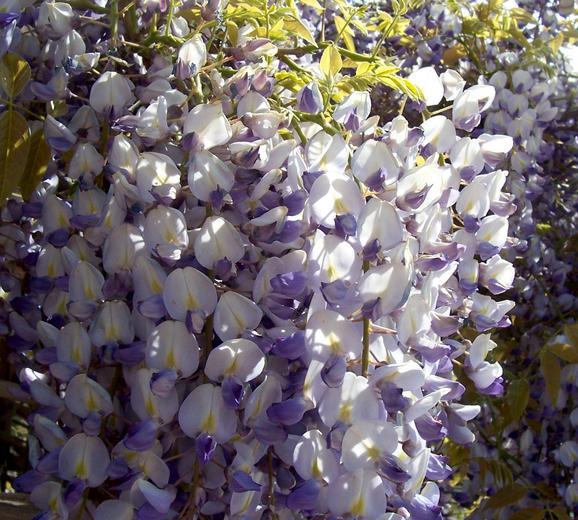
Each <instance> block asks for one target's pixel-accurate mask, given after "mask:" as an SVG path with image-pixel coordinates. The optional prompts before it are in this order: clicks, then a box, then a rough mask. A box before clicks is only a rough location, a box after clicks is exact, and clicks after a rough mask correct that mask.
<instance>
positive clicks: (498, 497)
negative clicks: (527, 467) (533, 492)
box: [484, 482, 528, 509]
mask: <svg viewBox="0 0 578 520" xmlns="http://www.w3.org/2000/svg"><path fill="white" fill-rule="evenodd" d="M526 493H528V488H527V487H525V486H522V485H521V484H516V483H515V482H514V483H513V484H510V485H509V486H506V487H504V488H502V489H500V491H498V492H497V493H496V494H495V495H494V496H492V497H490V498H489V500H488V501H487V502H485V504H484V507H485V508H489V509H500V508H501V507H504V506H509V505H510V504H515V503H516V502H518V500H521V499H522V498H524V497H525V496H526Z"/></svg>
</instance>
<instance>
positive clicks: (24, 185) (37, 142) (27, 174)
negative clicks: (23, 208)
mask: <svg viewBox="0 0 578 520" xmlns="http://www.w3.org/2000/svg"><path fill="white" fill-rule="evenodd" d="M51 157H52V152H51V150H50V146H48V144H47V143H46V140H45V139H44V132H43V131H42V130H38V131H37V132H34V134H33V135H32V137H31V139H30V154H29V155H28V161H27V162H26V168H25V169H24V175H23V176H22V180H21V181H20V191H21V192H22V197H24V199H28V198H29V197H30V195H31V194H32V192H33V191H34V188H36V186H37V185H38V183H39V182H40V181H41V180H42V178H43V177H44V174H45V173H46V170H47V169H48V164H49V162H50V158H51Z"/></svg>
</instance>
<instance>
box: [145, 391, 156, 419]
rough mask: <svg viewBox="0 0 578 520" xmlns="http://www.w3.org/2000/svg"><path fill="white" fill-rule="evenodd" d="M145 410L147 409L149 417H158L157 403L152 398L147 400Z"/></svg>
mask: <svg viewBox="0 0 578 520" xmlns="http://www.w3.org/2000/svg"><path fill="white" fill-rule="evenodd" d="M145 408H146V411H147V413H148V414H149V415H151V416H154V415H156V408H155V403H154V402H153V398H152V397H151V396H149V397H148V398H147V401H146V404H145Z"/></svg>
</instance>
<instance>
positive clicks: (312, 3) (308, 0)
mask: <svg viewBox="0 0 578 520" xmlns="http://www.w3.org/2000/svg"><path fill="white" fill-rule="evenodd" d="M299 3H301V4H303V5H308V6H309V7H313V9H315V10H317V11H323V7H322V5H321V4H320V3H319V2H318V1H317V0H299Z"/></svg>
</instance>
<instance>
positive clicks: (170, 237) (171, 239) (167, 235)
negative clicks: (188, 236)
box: [163, 229, 178, 244]
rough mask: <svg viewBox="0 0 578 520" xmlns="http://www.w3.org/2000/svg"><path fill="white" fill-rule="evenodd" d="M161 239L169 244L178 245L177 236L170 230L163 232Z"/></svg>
mask: <svg viewBox="0 0 578 520" xmlns="http://www.w3.org/2000/svg"><path fill="white" fill-rule="evenodd" d="M163 238H164V239H165V242H168V243H169V244H177V243H178V240H177V236H176V235H175V234H174V233H173V232H172V231H171V230H170V229H167V230H165V232H164V233H163Z"/></svg>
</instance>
